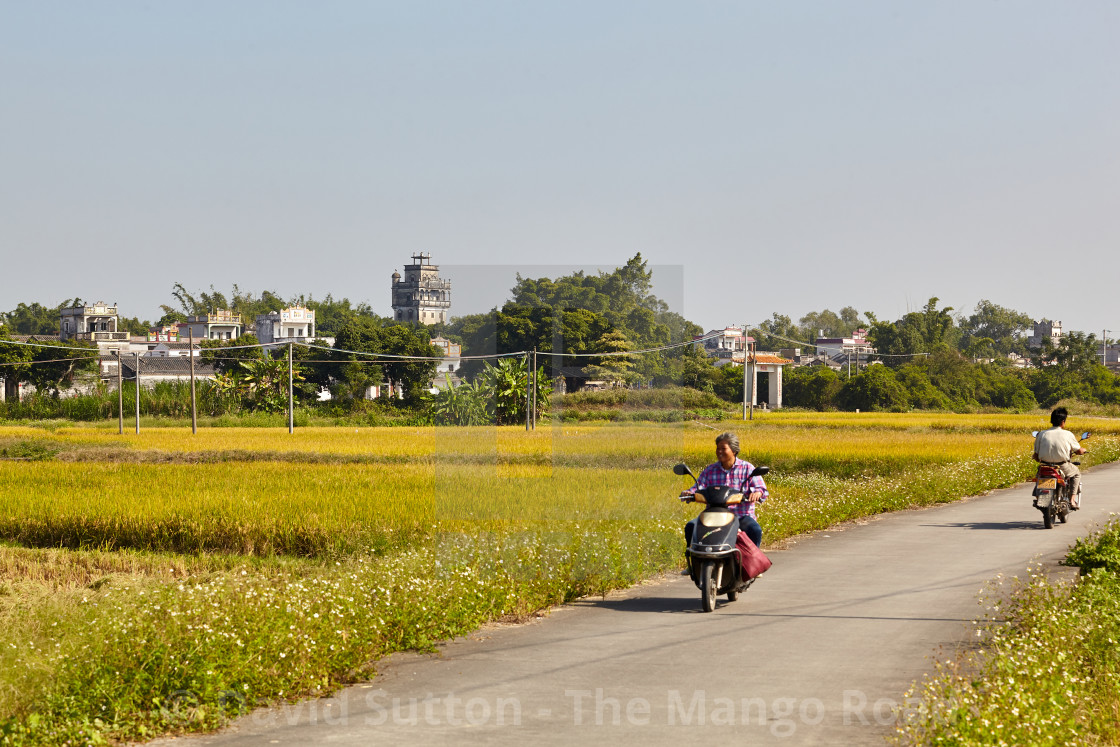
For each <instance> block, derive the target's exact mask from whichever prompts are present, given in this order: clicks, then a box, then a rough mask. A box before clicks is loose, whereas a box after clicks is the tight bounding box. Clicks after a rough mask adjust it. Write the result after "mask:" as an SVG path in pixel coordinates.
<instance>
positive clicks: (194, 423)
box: [187, 327, 198, 435]
mask: <svg viewBox="0 0 1120 747" xmlns="http://www.w3.org/2000/svg"><path fill="white" fill-rule="evenodd" d="M187 329H188V330H190V337H189V338H188V339H189V342H188V343H187V357H189V358H190V359H191V433H192V434H194V435H198V400H197V399H196V398H195V394H194V329H193V328H192V327H188V328H187Z"/></svg>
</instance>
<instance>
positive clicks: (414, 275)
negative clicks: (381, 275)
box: [392, 252, 451, 324]
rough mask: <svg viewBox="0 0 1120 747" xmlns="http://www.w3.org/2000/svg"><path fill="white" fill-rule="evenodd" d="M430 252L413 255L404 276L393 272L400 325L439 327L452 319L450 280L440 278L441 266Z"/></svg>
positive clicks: (396, 310)
mask: <svg viewBox="0 0 1120 747" xmlns="http://www.w3.org/2000/svg"><path fill="white" fill-rule="evenodd" d="M431 259H432V255H430V254H428V253H427V252H421V253H419V254H413V255H412V264H410V265H405V266H404V277H401V274H400V273H399V272H394V273H393V288H392V295H393V319H394V320H396V321H398V322H420V323H421V324H440V323H441V322H446V321H447V320H448V319H449V318H450V309H451V281H450V280H444V279H443V278H441V277H440V276H439V265H433V264H432V263H431Z"/></svg>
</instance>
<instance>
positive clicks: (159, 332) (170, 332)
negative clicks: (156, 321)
mask: <svg viewBox="0 0 1120 747" xmlns="http://www.w3.org/2000/svg"><path fill="white" fill-rule="evenodd" d="M178 341H179V328H178V327H151V328H149V329H148V342H178Z"/></svg>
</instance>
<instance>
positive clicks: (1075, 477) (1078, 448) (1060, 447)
mask: <svg viewBox="0 0 1120 747" xmlns="http://www.w3.org/2000/svg"><path fill="white" fill-rule="evenodd" d="M1068 417H1069V411H1068V410H1066V408H1064V407H1059V408H1057V409H1055V410H1054V411H1053V412H1052V413H1050V424H1051V425H1052V426H1053V427H1052V428H1047V429H1046V430H1044V431H1039V432H1038V435H1037V436H1035V437H1034V456H1033V458H1034V460H1035V461H1036V462H1041V463H1042V464H1049V465H1051V466H1054V467H1057V468H1058V469H1059V470H1061V471H1062V476H1063V477H1064V478H1065V480H1066V483H1067V484H1068V485H1069V490H1070V496H1071V498H1070V508H1072V509H1073V510H1074V511H1076V510H1077V509H1079V508H1081V491H1080V485H1081V471H1080V470H1079V469H1077V465H1076V464H1073V463H1072V462H1071V461H1070V459H1071V458H1072V457H1073V455H1074V454H1084V453H1086V451H1088V449H1086V448H1085V447H1083V446H1082V445H1081V442H1080V441H1078V440H1077V436H1075V435H1073V434H1072V433H1070V432H1069V431H1067V430H1066V429H1065V423H1066V418H1068Z"/></svg>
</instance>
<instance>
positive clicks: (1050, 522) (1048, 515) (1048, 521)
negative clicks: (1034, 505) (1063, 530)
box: [1042, 506, 1054, 529]
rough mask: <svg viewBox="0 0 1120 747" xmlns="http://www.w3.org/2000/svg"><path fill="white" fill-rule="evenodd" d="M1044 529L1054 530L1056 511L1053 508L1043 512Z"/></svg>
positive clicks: (1047, 508) (1045, 509)
mask: <svg viewBox="0 0 1120 747" xmlns="http://www.w3.org/2000/svg"><path fill="white" fill-rule="evenodd" d="M1042 527H1043V528H1044V529H1053V528H1054V509H1053V507H1051V506H1047V507H1046V508H1044V509H1043V510H1042Z"/></svg>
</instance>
